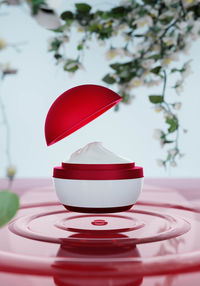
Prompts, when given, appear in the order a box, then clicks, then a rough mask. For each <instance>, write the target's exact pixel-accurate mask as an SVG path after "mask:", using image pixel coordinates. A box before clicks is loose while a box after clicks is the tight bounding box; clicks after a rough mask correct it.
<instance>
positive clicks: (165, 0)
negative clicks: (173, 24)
mask: <svg viewBox="0 0 200 286" xmlns="http://www.w3.org/2000/svg"><path fill="white" fill-rule="evenodd" d="M164 2H165V4H166V5H167V6H170V5H171V4H174V3H177V2H178V0H164Z"/></svg>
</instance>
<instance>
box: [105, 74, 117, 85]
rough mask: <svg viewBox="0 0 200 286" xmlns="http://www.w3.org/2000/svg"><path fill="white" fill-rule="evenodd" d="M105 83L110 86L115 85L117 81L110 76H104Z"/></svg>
mask: <svg viewBox="0 0 200 286" xmlns="http://www.w3.org/2000/svg"><path fill="white" fill-rule="evenodd" d="M103 81H104V82H106V83H108V84H113V83H115V82H116V80H115V79H114V78H113V77H112V76H110V75H109V74H107V75H106V76H104V78H103Z"/></svg>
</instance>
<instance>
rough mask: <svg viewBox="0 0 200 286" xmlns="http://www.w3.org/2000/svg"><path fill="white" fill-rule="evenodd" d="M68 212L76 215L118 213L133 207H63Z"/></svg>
mask: <svg viewBox="0 0 200 286" xmlns="http://www.w3.org/2000/svg"><path fill="white" fill-rule="evenodd" d="M63 206H64V207H65V208H66V209H67V210H68V211H72V212H78V213H118V212H124V211H127V210H129V209H130V208H131V207H132V206H133V205H129V206H122V207H110V208H84V207H74V206H67V205H63Z"/></svg>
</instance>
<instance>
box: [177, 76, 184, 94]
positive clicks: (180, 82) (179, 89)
mask: <svg viewBox="0 0 200 286" xmlns="http://www.w3.org/2000/svg"><path fill="white" fill-rule="evenodd" d="M175 90H176V93H177V95H180V94H181V93H182V92H183V90H184V88H183V80H182V79H181V80H177V82H176V84H175Z"/></svg>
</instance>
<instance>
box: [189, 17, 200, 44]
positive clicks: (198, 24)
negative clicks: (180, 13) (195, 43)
mask: <svg viewBox="0 0 200 286" xmlns="http://www.w3.org/2000/svg"><path fill="white" fill-rule="evenodd" d="M191 32H192V39H193V40H196V39H197V38H198V37H199V32H200V21H195V22H194V24H193V28H192V31H191Z"/></svg>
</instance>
